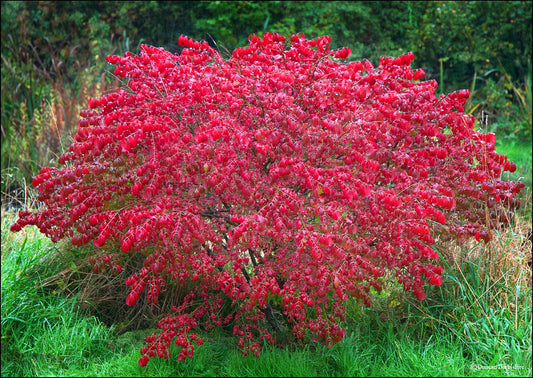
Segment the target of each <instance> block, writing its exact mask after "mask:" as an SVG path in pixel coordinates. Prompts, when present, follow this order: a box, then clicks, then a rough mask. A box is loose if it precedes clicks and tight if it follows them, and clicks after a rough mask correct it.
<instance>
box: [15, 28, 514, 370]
mask: <svg viewBox="0 0 533 378" xmlns="http://www.w3.org/2000/svg"><path fill="white" fill-rule="evenodd" d="M329 42H330V38H329V37H321V38H317V39H315V40H307V39H305V38H304V36H303V35H294V36H292V37H291V38H290V45H289V46H286V44H285V38H284V37H282V36H280V35H277V34H272V33H269V34H265V35H264V37H263V38H262V39H261V38H259V37H257V36H255V35H253V36H251V37H250V44H249V46H248V47H246V48H240V49H236V50H235V51H234V52H233V57H232V58H231V59H229V60H227V61H226V60H224V59H222V57H221V56H220V55H219V54H218V53H217V52H216V51H214V50H213V49H212V48H211V47H209V46H208V44H207V43H206V42H195V41H192V40H191V39H189V38H187V37H184V36H181V37H180V38H179V43H180V44H181V45H182V46H184V47H186V48H185V49H184V50H183V52H182V53H181V54H172V53H170V52H167V51H165V50H163V49H161V48H155V47H151V46H145V45H143V46H141V54H140V56H132V55H131V54H129V53H126V54H125V55H124V56H123V57H118V56H109V57H108V58H107V59H108V62H109V63H112V64H115V65H116V68H115V75H117V76H119V77H121V78H125V79H126V80H127V87H125V88H120V89H118V90H117V91H116V93H112V94H109V95H107V96H104V97H102V98H98V99H91V100H90V101H89V104H88V105H89V109H88V110H84V111H83V112H82V113H81V116H82V118H81V119H80V121H79V130H78V133H77V134H76V135H75V137H74V143H73V144H72V145H71V146H70V147H69V152H67V153H65V154H63V155H62V156H61V157H60V158H59V163H60V164H61V165H62V167H61V168H59V169H57V168H43V169H42V170H41V172H40V173H39V174H38V175H37V176H36V177H35V178H34V180H33V185H34V186H36V187H37V188H38V190H39V193H40V196H39V200H40V201H42V202H43V203H44V204H45V208H44V209H43V210H40V211H36V212H33V213H31V212H20V214H19V220H18V221H17V222H16V223H15V224H14V225H13V226H12V230H13V231H18V230H20V229H21V228H22V227H24V226H25V225H28V224H31V225H37V226H38V227H39V228H40V230H41V232H43V233H45V234H46V235H48V236H49V237H51V239H52V240H53V241H58V240H60V239H62V238H65V237H68V238H71V240H72V244H73V245H82V244H85V243H88V242H91V241H93V242H94V244H95V245H96V246H97V247H102V246H104V245H105V244H108V246H114V245H116V246H119V245H120V246H121V250H122V252H123V253H144V254H145V256H146V260H145V262H144V268H143V269H142V270H141V271H139V272H138V273H136V274H134V275H133V276H132V277H130V278H128V279H127V280H126V284H127V285H128V286H130V287H131V293H130V294H129V295H128V297H127V299H126V302H127V304H128V305H130V306H131V305H134V304H135V303H136V301H137V300H138V299H139V296H140V295H141V294H142V293H143V291H144V289H146V295H147V300H148V301H149V302H152V303H155V302H157V298H158V294H159V291H160V290H161V289H162V287H163V286H164V285H165V284H166V280H169V279H170V280H175V281H177V282H179V283H184V282H185V280H192V281H197V283H198V286H197V287H196V288H195V289H194V290H193V291H191V293H190V294H189V295H188V296H187V297H186V298H185V301H184V303H183V304H182V305H181V306H179V307H175V308H173V313H172V314H169V315H168V316H167V317H166V318H164V319H163V320H162V321H161V322H160V323H159V327H160V328H161V332H160V333H159V334H158V335H157V336H156V335H155V334H154V335H153V336H149V337H147V339H146V340H147V345H146V346H145V347H143V348H142V350H141V353H142V354H143V357H142V358H141V360H140V361H139V364H140V365H142V366H144V365H146V363H147V362H148V360H149V358H150V357H153V356H159V357H165V358H169V357H170V348H169V347H170V345H171V343H174V344H175V345H177V346H180V347H181V348H182V349H181V352H180V353H179V355H178V359H179V360H183V359H185V358H187V357H191V356H192V355H193V352H194V344H196V345H200V344H201V343H202V340H201V339H198V338H197V336H196V334H195V333H191V332H190V330H191V329H192V328H194V327H198V326H200V327H205V328H207V329H209V328H211V327H213V326H218V325H224V324H230V323H231V324H232V325H233V326H234V334H235V335H236V336H238V337H239V338H240V339H239V346H240V347H241V348H243V353H244V354H247V353H252V354H254V355H258V354H259V352H260V349H261V346H260V344H261V341H262V340H263V339H265V340H267V341H270V342H273V338H272V336H271V334H270V333H269V332H268V330H267V329H269V327H271V326H272V327H277V326H278V325H279V322H280V321H287V322H289V323H290V324H291V327H292V330H293V332H294V333H295V334H296V335H297V336H298V337H299V338H301V337H303V336H304V334H305V333H306V332H307V331H310V332H311V334H312V335H314V338H315V339H318V338H320V339H322V340H324V341H325V342H326V343H327V344H328V345H331V343H333V342H337V341H339V340H341V339H342V337H343V336H344V333H345V332H344V330H343V329H342V328H341V327H339V321H341V320H343V319H344V316H345V313H344V310H345V308H344V303H345V301H346V300H347V299H348V298H349V297H354V298H356V299H357V300H359V301H360V302H362V303H364V304H365V305H367V306H371V303H372V302H371V300H372V292H373V291H374V290H375V291H377V292H379V291H381V290H382V287H383V284H384V283H385V282H386V280H388V279H394V278H395V279H397V281H398V282H400V283H401V284H403V286H404V288H405V290H408V291H412V292H413V293H414V294H415V295H416V296H417V298H419V299H424V297H425V294H424V291H423V283H424V281H425V280H428V281H429V283H431V284H433V285H437V286H438V285H440V284H441V283H442V279H441V277H440V276H441V273H442V267H441V266H438V265H436V260H437V259H438V253H437V252H436V251H435V250H434V249H432V245H433V244H434V238H435V237H437V236H438V237H441V238H458V239H460V240H464V239H465V238H467V237H472V236H474V237H475V238H476V239H478V240H480V239H484V240H485V241H488V240H490V238H491V231H490V230H491V229H492V228H494V227H495V226H496V224H498V223H499V222H501V221H505V217H503V218H502V217H501V216H500V214H502V213H503V212H502V211H500V210H501V209H502V208H503V207H507V208H509V207H513V206H517V205H518V203H517V201H516V199H515V196H516V194H517V193H518V192H519V191H520V190H521V189H522V187H523V184H522V183H520V182H518V183H516V182H508V181H502V180H500V178H499V177H500V174H501V173H502V171H503V170H510V171H512V170H514V169H515V166H514V164H513V163H512V162H509V161H508V160H507V158H506V157H505V156H503V155H499V154H497V153H496V152H495V148H494V142H495V137H494V134H482V133H478V132H475V131H474V121H475V120H474V118H473V117H472V116H468V115H465V114H464V113H463V106H464V104H465V101H466V99H467V98H468V96H469V92H468V91H467V90H463V91H459V92H454V93H451V94H449V95H447V96H445V95H442V96H440V97H436V96H435V88H436V87H437V83H436V82H435V81H425V82H424V81H419V80H420V79H422V78H423V77H424V72H423V71H422V70H420V69H419V70H415V71H413V69H412V68H411V67H410V63H411V62H412V60H413V59H414V56H413V54H412V53H408V54H405V55H402V56H400V57H398V58H388V57H383V58H382V59H381V60H380V64H379V67H378V68H375V67H373V66H372V64H371V63H370V62H369V61H367V60H364V61H361V62H359V61H357V62H349V63H348V62H345V61H344V59H346V58H347V57H348V56H349V54H350V50H349V49H348V48H343V49H339V50H335V51H330V48H329ZM148 247H150V248H148ZM103 249H105V248H103ZM115 258H116V256H114V257H113V259H115ZM113 259H109V258H107V261H105V260H104V261H103V263H102V262H99V263H100V264H104V265H105V264H107V263H108V264H109V266H111V267H115V270H117V271H118V269H119V268H117V264H116V261H113ZM98 261H100V260H98ZM119 267H120V266H119ZM100 268H101V265H100ZM223 303H230V304H231V308H232V310H231V311H230V312H228V313H224V312H223V311H221V308H222V304H223ZM275 309H277V310H279V311H274V310H275Z"/></svg>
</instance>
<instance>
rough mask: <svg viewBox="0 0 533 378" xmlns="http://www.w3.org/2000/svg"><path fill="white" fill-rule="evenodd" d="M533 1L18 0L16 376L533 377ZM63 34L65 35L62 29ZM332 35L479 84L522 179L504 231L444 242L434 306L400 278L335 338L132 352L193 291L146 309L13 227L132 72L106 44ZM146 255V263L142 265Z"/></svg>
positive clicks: (5, 194)
mask: <svg viewBox="0 0 533 378" xmlns="http://www.w3.org/2000/svg"><path fill="white" fill-rule="evenodd" d="M531 6H532V3H531V2H527V1H512V2H456V1H447V2H443V1H431V2H426V1H424V2H414V1H413V2H409V1H408V2H278V1H272V2H258V1H233V2H196V1H190V2H189V1H184V2H165V1H152V2H122V3H120V4H118V5H117V3H115V2H101V1H98V2H87V1H80V2H70V3H62V2H51V1H40V2H14V1H4V2H2V4H1V7H2V67H1V75H2V95H1V96H2V97H1V102H2V119H1V121H2V147H1V148H2V165H1V167H2V174H1V175H2V184H1V185H2V187H1V192H2V208H3V210H2V355H1V358H2V361H1V362H2V376H44V375H53V376H78V375H81V376H110V375H113V376H116V375H117V372H119V374H120V375H122V376H146V375H147V376H165V377H166V376H244V375H246V376H361V375H364V376H393V375H394V376H416V375H424V376H430V375H431V376H456V375H457V376H458V375H462V376H463V375H464V376H531V375H532V367H531V357H532V355H531V354H532V346H531V330H532V303H531V295H532V291H531V167H532V162H531V64H530V61H531V34H532V33H531V24H532V23H531ZM52 31H53V32H52ZM263 31H275V32H280V33H282V34H285V35H290V34H291V33H295V32H300V31H305V35H306V37H310V38H313V37H316V36H318V35H324V34H329V35H330V36H331V37H332V39H333V41H334V43H335V44H336V45H333V47H340V46H350V47H351V48H352V51H353V54H352V57H353V59H360V58H362V57H365V58H369V59H370V60H371V61H372V62H373V63H377V60H378V58H379V56H381V55H398V54H399V53H404V52H406V51H413V52H415V55H416V57H417V60H416V61H415V65H416V66H422V67H424V69H425V71H426V73H427V76H428V77H429V78H434V79H437V80H438V81H439V83H440V84H441V85H440V87H439V91H440V92H450V91H452V90H455V89H460V88H470V89H471V91H472V94H473V96H472V98H471V100H470V101H469V103H467V108H466V110H467V111H469V112H470V113H471V114H474V115H475V116H476V118H477V119H478V127H479V129H482V130H484V132H488V131H490V132H495V133H496V134H497V148H496V150H497V151H498V153H501V154H505V155H507V156H508V157H509V159H510V160H512V161H514V162H515V163H516V165H517V167H518V169H517V171H516V172H514V173H505V175H507V176H505V178H506V179H509V180H521V181H523V182H524V183H525V184H526V190H524V191H522V192H521V194H520V196H521V198H520V199H521V201H522V204H523V206H522V208H521V211H520V213H518V214H516V215H515V216H514V218H513V222H512V224H511V226H510V227H508V228H502V229H501V230H500V232H499V233H498V234H497V238H496V239H495V240H494V241H493V242H491V243H490V244H487V245H485V244H483V243H473V244H469V245H462V246H460V245H449V244H439V245H438V246H437V249H438V250H439V253H441V256H442V257H443V258H441V260H440V261H442V264H443V266H444V268H445V270H444V272H445V273H444V275H443V280H444V282H443V285H442V286H441V287H439V288H434V289H433V290H432V291H430V292H429V293H428V297H427V298H426V300H425V301H424V302H422V303H420V302H418V301H417V300H416V299H414V298H412V297H410V296H408V295H407V294H405V293H403V292H402V290H401V289H400V288H395V287H393V288H391V290H389V292H388V294H386V295H383V296H382V297H380V298H378V299H377V300H376V302H375V304H374V308H373V309H363V308H361V307H359V306H357V305H356V304H355V303H353V304H352V305H351V306H348V316H347V320H346V328H347V331H348V334H347V336H346V337H345V339H344V340H343V341H342V342H341V343H339V344H336V345H333V347H331V348H326V347H324V346H312V345H311V344H307V343H306V341H308V340H304V341H303V342H300V343H295V342H293V340H291V339H290V338H287V342H286V344H285V346H284V347H271V346H269V345H265V346H264V350H263V352H262V356H261V358H260V359H255V358H249V357H248V358H243V357H242V356H241V355H240V353H239V352H238V351H235V348H234V347H235V345H236V342H235V340H234V339H233V338H232V337H231V330H229V332H228V330H224V329H223V330H220V331H218V332H210V333H206V334H205V335H204V334H201V336H202V337H203V338H204V340H205V343H204V344H203V345H202V346H200V347H198V348H197V350H196V352H195V358H194V359H191V360H186V361H184V362H177V361H175V360H173V361H164V360H162V361H159V360H157V359H154V361H153V362H151V363H150V364H149V366H147V368H146V370H141V369H140V368H139V367H138V366H137V365H136V364H137V361H138V359H139V356H140V355H139V352H138V351H139V349H140V348H141V346H142V345H143V344H144V336H146V334H147V333H149V332H150V330H151V329H152V327H154V326H155V324H156V322H157V320H158V319H159V318H160V317H161V316H162V315H161V314H166V313H167V309H166V308H168V307H169V306H171V305H172V304H174V303H176V302H179V301H180V299H181V298H182V296H183V295H184V294H183V293H181V292H179V291H178V292H176V291H174V292H172V293H173V294H172V295H170V293H163V294H162V297H161V300H160V305H159V306H157V307H154V306H153V305H149V304H147V303H145V304H143V306H141V307H140V308H135V309H132V308H130V307H128V306H126V305H125V303H124V293H127V291H128V289H129V288H128V287H124V291H123V292H121V291H120V286H119V285H117V282H118V281H119V280H122V281H123V280H124V278H125V277H127V276H128V274H131V271H128V267H127V265H125V266H124V271H123V274H122V275H115V276H111V277H106V276H103V275H100V274H97V273H94V272H93V271H92V268H91V266H90V265H89V264H87V262H86V261H85V260H84V257H85V256H87V255H89V253H90V252H91V251H90V249H89V250H83V249H79V250H77V251H76V256H74V255H73V254H64V253H61V254H60V253H58V252H59V251H64V250H65V249H66V248H67V246H65V245H63V244H57V245H54V244H51V243H50V242H49V240H48V239H46V238H45V237H44V236H43V235H42V234H40V233H39V232H38V231H37V230H36V229H35V228H28V229H27V230H26V231H25V232H24V233H19V234H13V233H10V232H9V231H8V229H9V227H10V225H11V224H12V223H13V222H14V220H15V217H14V214H13V213H11V212H5V211H4V210H5V208H6V207H8V206H9V207H10V208H17V209H19V208H24V207H26V208H36V207H37V206H38V205H37V203H36V202H35V201H34V200H35V193H34V192H33V191H32V190H31V189H29V188H28V185H27V184H28V183H29V182H30V181H31V178H32V177H33V176H34V175H35V174H36V173H37V172H38V170H39V169H40V167H41V166H45V165H49V164H50V161H51V160H52V159H54V160H56V159H57V156H59V155H60V154H61V153H62V152H64V150H65V148H66V147H67V146H68V145H69V144H70V143H71V140H72V136H73V135H74V132H75V131H76V129H77V122H78V115H79V111H80V110H81V109H82V108H84V107H85V105H86V104H87V101H88V99H89V98H91V97H97V96H100V95H102V94H105V93H110V92H111V91H114V88H116V87H117V86H118V85H119V84H120V82H119V81H117V80H116V78H115V77H114V76H113V75H111V74H110V73H106V74H104V75H102V72H105V60H104V58H105V56H106V55H108V54H122V53H123V52H125V51H127V50H130V51H132V53H138V46H139V44H140V43H141V42H144V43H148V44H154V45H158V46H162V47H165V48H166V49H167V50H169V51H176V52H178V51H179V50H180V48H179V47H178V44H177V41H178V38H177V37H178V36H179V35H180V34H187V35H189V36H191V37H193V38H195V39H205V40H207V41H208V42H209V43H210V44H211V46H213V47H214V48H216V49H218V50H220V51H221V52H222V54H223V55H224V54H229V51H231V50H233V48H235V47H237V46H243V45H246V44H247V39H248V33H250V32H256V33H259V34H262V32H263ZM131 265H132V267H133V266H135V262H133V261H132V262H131Z"/></svg>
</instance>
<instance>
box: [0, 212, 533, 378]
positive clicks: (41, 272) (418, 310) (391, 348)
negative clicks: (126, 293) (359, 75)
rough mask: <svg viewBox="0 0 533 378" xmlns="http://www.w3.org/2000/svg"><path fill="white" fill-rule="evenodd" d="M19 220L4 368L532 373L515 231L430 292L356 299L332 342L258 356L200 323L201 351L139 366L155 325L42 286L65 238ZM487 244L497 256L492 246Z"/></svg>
mask: <svg viewBox="0 0 533 378" xmlns="http://www.w3.org/2000/svg"><path fill="white" fill-rule="evenodd" d="M11 222H12V217H10V216H4V217H3V219H2V376H153V377H167V376H176V377H178V376H198V377H200V376H309V377H313V376H531V373H532V367H531V324H532V322H531V300H530V298H531V284H529V286H527V285H522V286H521V288H520V289H517V288H516V282H523V279H524V278H525V277H523V275H525V274H526V273H524V274H522V275H520V274H518V275H516V273H517V272H516V269H515V268H516V267H514V266H513V265H512V264H511V265H509V264H508V265H505V264H503V263H501V261H500V260H501V259H502V258H503V257H505V256H503V257H502V254H503V253H510V252H512V251H513V248H514V247H513V244H512V243H513V242H512V241H511V242H509V241H508V240H507V238H509V237H511V238H513V233H512V232H511V233H510V234H509V233H508V234H506V235H503V234H502V235H501V236H500V237H499V238H500V244H501V245H502V249H501V250H500V251H499V252H494V251H488V250H480V248H483V247H482V246H481V245H480V244H477V245H473V246H471V247H469V248H467V247H461V248H460V251H459V252H456V253H455V256H457V254H459V255H461V256H462V258H461V259H459V260H457V261H455V262H454V261H452V260H453V258H452V254H450V256H448V257H446V258H445V259H444V260H445V261H446V263H445V266H446V265H447V266H446V270H445V272H446V274H445V276H444V279H445V282H444V285H443V286H441V287H440V288H433V289H432V290H431V291H430V292H429V293H428V299H427V300H426V301H424V302H418V301H416V300H413V299H412V298H410V297H409V296H407V295H406V294H405V293H403V292H402V291H401V290H400V289H399V288H397V287H391V290H390V291H389V293H388V294H387V295H383V296H382V297H381V298H379V299H378V301H377V302H376V303H375V306H374V308H372V309H363V308H360V307H359V306H356V305H352V306H350V307H349V309H348V319H347V321H346V324H345V326H346V329H347V336H346V337H345V339H344V340H343V341H342V342H340V343H338V344H335V345H333V346H332V347H331V348H327V347H326V346H323V345H321V344H307V345H306V344H302V345H290V346H288V347H286V348H275V347H271V346H266V347H265V349H264V350H263V352H262V354H261V356H260V357H259V358H255V357H243V356H242V355H241V353H240V352H239V350H238V348H237V347H236V340H235V338H233V337H231V336H230V335H228V334H226V333H224V332H223V331H215V332H211V333H209V334H206V333H203V334H202V333H200V334H201V335H202V336H203V337H204V344H203V345H202V346H200V347H197V348H196V351H195V356H194V357H193V358H192V359H188V360H186V361H184V362H178V361H176V360H170V361H167V360H159V359H152V360H151V361H150V362H149V364H148V366H147V367H145V368H141V367H140V366H139V365H138V363H137V362H138V359H139V357H140V354H139V349H140V347H141V346H142V345H143V342H144V337H145V336H146V335H148V334H151V333H152V331H153V330H137V331H132V332H127V333H124V334H120V335H119V334H118V333H117V332H116V331H115V328H114V327H111V328H108V327H106V326H104V325H103V324H102V323H101V322H100V321H99V320H98V319H97V318H95V317H88V316H84V315H83V314H82V313H79V312H78V311H77V305H76V298H71V299H66V298H64V297H63V296H62V295H61V294H60V293H56V292H55V291H50V290H48V291H44V290H43V289H42V288H40V286H39V283H40V282H42V280H43V279H45V278H46V277H50V276H52V275H55V274H57V273H58V272H59V271H61V269H63V266H62V265H61V264H57V263H54V264H49V263H47V260H46V259H47V257H49V256H50V255H54V254H55V252H56V249H55V246H54V245H52V244H51V243H50V242H49V241H48V239H46V238H45V237H43V235H41V234H40V233H39V232H38V231H37V230H36V229H35V228H28V229H26V231H25V233H19V234H12V233H10V232H9V231H8V227H9V225H10V224H11ZM509 235H510V236H509ZM513 240H514V239H513ZM502 251H503V252H502ZM489 253H492V255H491V256H490V258H489V259H488V260H487V259H486V258H484V257H487V256H488V254H489ZM468 256H470V257H468ZM505 261H507V260H505ZM511 263H512V262H511ZM65 264H68V262H66V263H65ZM491 264H492V265H498V266H497V268H498V270H501V274H500V275H498V273H496V275H494V274H495V273H494V272H493V271H491V270H490V269H489V268H490V266H492V265H491ZM513 269H514V270H513ZM493 270H494V269H493ZM513 274H514V275H513ZM502 277H504V278H505V279H503V278H502ZM512 277H518V278H517V279H515V280H513V278H512ZM517 280H518V281H517ZM494 281H497V282H494ZM513 285H515V286H513ZM504 294H505V295H504ZM528 298H529V299H528ZM513 303H514V307H512V304H513Z"/></svg>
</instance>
